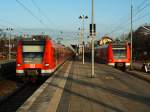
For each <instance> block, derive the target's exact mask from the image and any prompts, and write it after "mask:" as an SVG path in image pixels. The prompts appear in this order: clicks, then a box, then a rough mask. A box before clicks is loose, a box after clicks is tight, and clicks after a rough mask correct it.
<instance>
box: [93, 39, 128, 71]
mask: <svg viewBox="0 0 150 112" xmlns="http://www.w3.org/2000/svg"><path fill="white" fill-rule="evenodd" d="M95 55H96V60H98V61H100V62H103V63H106V64H108V65H111V66H114V67H115V68H121V69H122V70H125V69H126V68H127V67H129V66H130V45H129V44H128V43H124V42H123V43H121V42H120V43H118V42H117V43H109V44H106V45H103V46H100V47H97V48H96V49H95Z"/></svg>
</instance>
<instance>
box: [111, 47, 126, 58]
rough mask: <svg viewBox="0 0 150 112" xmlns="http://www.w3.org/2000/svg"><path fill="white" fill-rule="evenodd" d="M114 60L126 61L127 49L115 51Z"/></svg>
mask: <svg viewBox="0 0 150 112" xmlns="http://www.w3.org/2000/svg"><path fill="white" fill-rule="evenodd" d="M113 55H114V59H125V58H126V49H113Z"/></svg>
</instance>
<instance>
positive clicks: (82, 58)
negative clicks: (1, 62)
mask: <svg viewBox="0 0 150 112" xmlns="http://www.w3.org/2000/svg"><path fill="white" fill-rule="evenodd" d="M82 20H83V21H82V25H83V26H82V39H83V41H82V48H83V54H82V55H83V58H82V59H83V64H84V15H83V19H82Z"/></svg>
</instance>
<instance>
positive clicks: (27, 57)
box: [23, 52, 43, 63]
mask: <svg viewBox="0 0 150 112" xmlns="http://www.w3.org/2000/svg"><path fill="white" fill-rule="evenodd" d="M42 57H43V52H23V62H24V63H42Z"/></svg>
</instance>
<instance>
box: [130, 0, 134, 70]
mask: <svg viewBox="0 0 150 112" xmlns="http://www.w3.org/2000/svg"><path fill="white" fill-rule="evenodd" d="M132 10H133V6H132V0H131V26H130V30H131V31H130V32H131V37H130V47H131V50H130V51H131V52H130V70H132V69H133V61H132V50H133V48H132V36H133V34H132Z"/></svg>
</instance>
